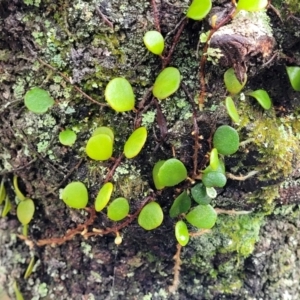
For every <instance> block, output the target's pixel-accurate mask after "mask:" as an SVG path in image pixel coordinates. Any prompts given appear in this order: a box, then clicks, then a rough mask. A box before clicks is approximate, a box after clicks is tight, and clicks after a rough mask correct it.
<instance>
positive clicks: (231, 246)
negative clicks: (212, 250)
mask: <svg viewBox="0 0 300 300" xmlns="http://www.w3.org/2000/svg"><path fill="white" fill-rule="evenodd" d="M263 219H264V214H249V215H240V216H232V217H231V216H222V215H221V216H219V217H218V221H217V230H218V231H219V233H220V234H221V235H222V237H223V238H225V239H226V240H227V244H225V245H223V246H222V248H221V249H220V250H221V252H224V253H227V252H235V251H236V252H237V253H238V254H239V255H240V256H241V257H248V256H249V255H250V254H251V253H252V252H253V250H254V246H255V243H256V242H257V241H258V236H259V230H260V227H261V225H262V224H263Z"/></svg>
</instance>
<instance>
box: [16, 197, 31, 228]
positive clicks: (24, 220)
mask: <svg viewBox="0 0 300 300" xmlns="http://www.w3.org/2000/svg"><path fill="white" fill-rule="evenodd" d="M34 211H35V206H34V202H33V201H32V200H31V199H29V198H25V199H24V200H23V201H21V202H19V204H18V207H17V217H18V220H19V221H20V223H21V224H23V225H27V224H28V223H29V222H30V221H31V219H32V217H33V214H34Z"/></svg>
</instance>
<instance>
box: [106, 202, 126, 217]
mask: <svg viewBox="0 0 300 300" xmlns="http://www.w3.org/2000/svg"><path fill="white" fill-rule="evenodd" d="M128 213H129V203H128V200H127V199H126V198H123V197H120V198H117V199H115V200H113V201H112V202H111V203H110V204H109V206H108V207H107V216H108V218H109V219H111V220H113V221H120V220H122V219H124V218H125V217H127V215H128Z"/></svg>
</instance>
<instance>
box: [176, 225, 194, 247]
mask: <svg viewBox="0 0 300 300" xmlns="http://www.w3.org/2000/svg"><path fill="white" fill-rule="evenodd" d="M175 237H176V240H177V242H178V243H179V244H180V245H181V246H186V245H187V243H188V242H189V239H190V235H189V231H188V228H187V226H186V224H185V223H184V222H183V221H178V222H177V223H176V225H175Z"/></svg>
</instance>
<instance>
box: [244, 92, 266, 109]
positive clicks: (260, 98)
mask: <svg viewBox="0 0 300 300" xmlns="http://www.w3.org/2000/svg"><path fill="white" fill-rule="evenodd" d="M247 95H249V96H252V97H253V98H255V99H256V100H257V102H258V103H259V104H260V105H261V106H262V107H263V108H264V109H270V108H271V106H272V102H271V99H270V97H269V94H268V93H267V92H266V91H265V90H256V91H254V92H251V93H248V94H247Z"/></svg>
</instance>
